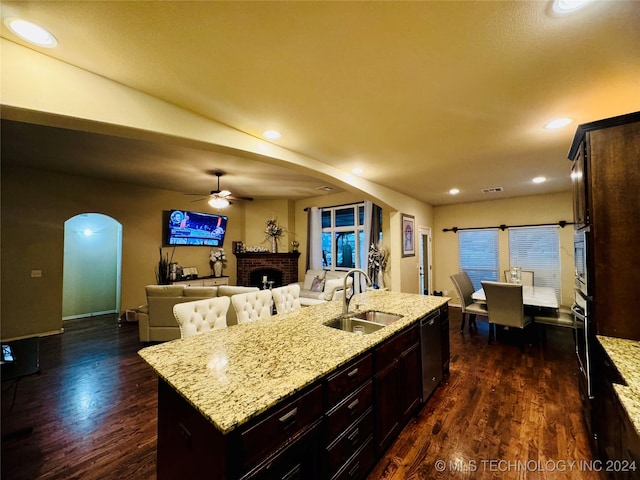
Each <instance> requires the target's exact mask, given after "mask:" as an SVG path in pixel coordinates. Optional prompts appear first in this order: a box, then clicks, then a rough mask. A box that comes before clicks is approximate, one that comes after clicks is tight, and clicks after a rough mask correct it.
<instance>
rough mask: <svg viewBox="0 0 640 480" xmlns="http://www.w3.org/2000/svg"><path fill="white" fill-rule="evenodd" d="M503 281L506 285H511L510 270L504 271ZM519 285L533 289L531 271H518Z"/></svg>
mask: <svg viewBox="0 0 640 480" xmlns="http://www.w3.org/2000/svg"><path fill="white" fill-rule="evenodd" d="M504 281H505V282H507V283H511V270H505V271H504ZM520 283H521V284H522V285H528V286H529V287H533V271H531V270H520Z"/></svg>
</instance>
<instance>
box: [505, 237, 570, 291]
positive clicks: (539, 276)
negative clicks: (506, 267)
mask: <svg viewBox="0 0 640 480" xmlns="http://www.w3.org/2000/svg"><path fill="white" fill-rule="evenodd" d="M509 264H510V267H520V268H521V269H522V270H531V271H533V279H534V286H537V287H551V288H553V289H555V291H556V295H557V297H558V298H561V297H560V285H561V276H560V241H559V234H558V227H557V226H552V227H523V228H511V229H509Z"/></svg>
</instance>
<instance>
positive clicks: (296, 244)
mask: <svg viewBox="0 0 640 480" xmlns="http://www.w3.org/2000/svg"><path fill="white" fill-rule="evenodd" d="M299 246H300V242H299V241H297V240H294V241H293V242H291V247H292V248H293V250H292V251H293V252H297V251H298V247H299Z"/></svg>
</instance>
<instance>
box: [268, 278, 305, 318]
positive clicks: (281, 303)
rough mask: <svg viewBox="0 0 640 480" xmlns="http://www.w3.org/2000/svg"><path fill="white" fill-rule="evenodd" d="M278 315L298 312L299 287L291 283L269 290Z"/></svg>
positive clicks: (299, 307) (299, 306)
mask: <svg viewBox="0 0 640 480" xmlns="http://www.w3.org/2000/svg"><path fill="white" fill-rule="evenodd" d="M271 293H272V295H273V301H274V303H275V304H276V311H277V312H278V313H289V312H293V311H294V310H300V309H301V308H302V306H301V305H300V285H298V284H296V283H292V284H290V285H285V286H284V287H278V288H274V289H272V290H271Z"/></svg>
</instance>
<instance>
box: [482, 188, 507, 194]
mask: <svg viewBox="0 0 640 480" xmlns="http://www.w3.org/2000/svg"><path fill="white" fill-rule="evenodd" d="M481 191H482V193H498V192H502V187H491V188H483V189H482V190H481Z"/></svg>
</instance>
